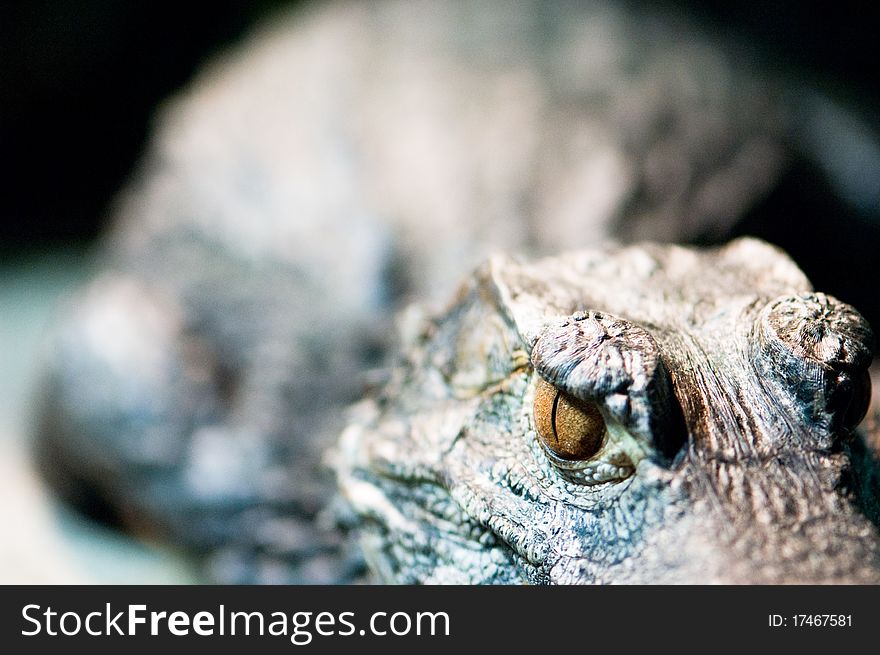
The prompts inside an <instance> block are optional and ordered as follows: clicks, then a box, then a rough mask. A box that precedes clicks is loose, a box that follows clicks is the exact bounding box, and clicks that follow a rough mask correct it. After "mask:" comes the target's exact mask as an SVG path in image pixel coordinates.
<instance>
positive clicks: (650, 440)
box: [334, 240, 880, 584]
mask: <svg viewBox="0 0 880 655" xmlns="http://www.w3.org/2000/svg"><path fill="white" fill-rule="evenodd" d="M871 344H872V334H871V331H870V328H869V327H868V325H867V323H866V322H865V321H864V319H863V318H862V317H861V316H860V315H859V314H858V313H857V312H856V311H855V310H853V309H852V308H851V307H849V306H848V305H845V304H843V303H840V302H839V301H837V300H835V299H833V298H831V297H829V296H826V295H824V294H821V293H814V292H812V290H811V288H810V285H809V283H808V281H807V280H806V279H805V278H804V276H803V274H802V273H801V272H800V271H799V270H798V269H797V267H796V266H795V265H794V264H793V263H792V262H791V261H790V260H789V259H788V258H787V257H786V256H785V255H784V254H782V253H781V252H780V251H778V250H776V249H773V248H771V247H769V246H768V245H766V244H764V243H762V242H759V241H755V240H738V241H735V242H732V243H731V244H729V245H727V246H725V247H723V248H721V249H718V250H710V251H705V252H702V251H695V250H687V249H683V248H680V247H675V246H656V245H647V244H645V245H640V246H631V247H626V248H620V247H609V248H605V249H597V250H588V251H577V252H573V253H570V254H566V255H561V256H559V257H554V258H548V259H542V260H537V261H534V262H518V261H514V260H511V259H509V258H505V257H498V258H495V259H492V260H490V261H489V262H488V264H486V265H485V266H483V267H482V268H480V269H479V271H478V272H477V273H476V274H475V275H474V277H473V278H472V279H471V280H470V281H469V282H468V284H467V285H466V286H465V287H464V288H463V290H462V292H461V293H460V294H459V296H458V298H457V299H456V301H455V302H454V303H453V304H452V306H451V307H450V308H449V310H448V311H447V312H446V313H445V314H442V315H440V316H439V317H437V318H435V319H432V320H429V321H426V322H425V324H424V325H423V327H422V330H421V331H420V332H419V333H418V335H417V336H416V337H415V338H414V340H413V343H412V344H411V345H410V347H409V349H408V350H407V352H406V354H405V356H404V358H403V362H402V363H401V364H400V366H399V367H398V368H397V369H396V370H395V373H394V375H393V378H392V381H391V382H390V383H389V384H388V386H387V387H386V388H385V389H384V390H383V391H382V393H381V394H380V395H379V396H378V397H377V398H376V399H375V400H369V401H364V402H363V403H361V405H360V406H358V407H357V408H356V410H355V412H354V416H353V422H352V423H351V425H350V426H349V427H348V428H347V430H346V431H345V432H344V434H343V437H342V439H341V441H340V444H339V446H338V448H337V450H336V452H335V454H334V461H335V464H336V469H337V473H338V477H339V481H340V485H341V489H342V493H343V494H344V496H345V497H346V498H347V499H348V501H349V502H350V503H351V505H352V507H353V509H354V510H355V511H356V512H357V514H358V515H359V516H360V517H361V528H360V533H361V539H360V541H361V545H362V547H363V549H364V551H365V552H366V554H367V559H368V561H369V562H370V564H371V567H372V569H373V570H374V571H376V572H377V574H378V575H379V577H380V578H381V579H382V580H385V581H394V582H405V583H413V582H419V583H522V582H528V583H538V584H573V583H662V582H688V583H707V582H711V583H788V582H821V583H826V582H857V583H866V582H871V583H877V582H880V535H878V532H877V528H876V526H875V525H874V524H873V523H872V522H871V521H870V520H869V519H868V518H866V517H865V516H864V514H863V508H864V506H865V503H866V500H867V501H870V498H865V497H864V496H866V495H870V496H871V497H873V498H876V496H875V494H876V488H874V489H873V490H871V489H866V488H865V487H864V486H861V487H860V486H858V485H853V484H852V479H853V478H854V477H856V478H858V477H859V476H861V475H863V473H864V471H863V470H862V467H863V466H864V465H865V463H864V462H862V461H860V460H859V458H858V457H854V456H853V452H852V451H853V443H854V442H855V441H857V442H858V445H857V446H855V449H856V450H860V449H863V442H862V437H861V436H858V435H856V434H854V433H853V432H852V428H853V427H854V425H855V424H856V423H857V422H858V421H859V420H861V418H862V416H863V415H864V412H865V410H866V409H867V402H868V395H869V391H870V389H869V386H868V385H869V382H868V380H867V369H868V366H869V364H870V362H871V350H870V349H871V347H872V345H871ZM539 377H540V378H543V379H545V380H547V381H548V382H550V383H552V384H553V385H555V386H556V387H557V388H558V389H560V390H562V391H564V392H566V393H568V394H570V395H572V396H575V397H577V398H579V399H581V400H584V401H592V402H596V403H597V404H598V406H599V409H600V411H601V412H602V414H603V415H604V417H605V420H606V422H607V424H608V426H609V428H608V432H609V436H608V437H607V442H606V445H605V446H604V447H603V449H602V450H600V451H599V453H597V454H596V456H595V457H593V458H591V459H590V460H589V461H588V462H587V463H586V468H585V469H584V470H582V471H581V473H580V474H579V476H578V477H577V478H573V477H572V476H571V474H570V473H569V474H568V475H566V473H565V470H564V469H563V468H560V466H558V465H557V464H555V463H554V462H553V461H552V459H551V458H550V457H549V456H548V454H547V452H546V451H545V450H544V449H543V448H542V447H541V445H540V442H539V440H538V437H537V436H536V430H535V419H534V416H533V409H532V408H533V393H534V388H535V381H536V380H537V379H538V378H539ZM875 465H876V463H875Z"/></svg>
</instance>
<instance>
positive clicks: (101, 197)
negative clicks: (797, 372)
mask: <svg viewBox="0 0 880 655" xmlns="http://www.w3.org/2000/svg"><path fill="white" fill-rule="evenodd" d="M287 4H295V3H284V2H280V0H250V1H246V0H217V1H215V2H211V3H184V2H175V3H172V2H165V1H164V0H160V1H158V2H149V3H146V2H119V1H118V0H116V1H114V0H86V1H83V0H33V1H30V2H11V3H4V4H2V5H0V152H2V159H0V162H2V170H0V203H2V204H0V208H2V209H0V212H2V213H0V219H2V220H0V257H2V256H8V255H9V254H11V253H15V252H21V251H26V250H32V249H35V248H36V249H43V248H46V247H49V246H53V245H59V244H70V243H81V242H88V241H89V240H91V239H92V238H94V236H95V235H96V234H97V233H98V231H99V229H100V226H101V224H102V221H103V219H104V217H105V210H106V207H107V204H108V202H109V200H110V199H111V198H112V196H113V194H114V192H115V191H116V190H117V189H118V188H119V187H120V185H121V184H122V183H123V182H124V181H125V178H126V176H127V175H128V174H129V172H130V171H131V169H132V166H133V164H134V163H135V161H136V160H137V157H138V154H139V153H140V151H141V149H142V148H143V145H144V143H145V140H146V138H147V136H148V134H149V129H150V119H151V116H152V114H153V111H154V108H155V107H156V105H157V103H159V102H161V100H162V99H163V98H165V97H167V96H168V95H169V94H171V93H173V92H174V91H175V89H177V88H179V87H180V86H181V85H184V84H185V83H186V82H187V81H188V80H189V79H190V78H191V77H192V76H193V74H194V73H195V72H196V71H197V70H198V67H199V65H200V63H201V62H203V61H204V60H205V59H206V57H209V56H210V54H211V53H212V52H215V51H216V50H217V49H218V48H221V47H223V46H224V45H227V44H230V43H234V42H235V41H236V40H238V39H240V38H241V36H242V35H243V34H244V33H246V32H247V30H248V28H249V27H251V26H252V25H253V24H254V23H255V22H256V21H257V20H258V19H259V18H260V17H262V16H265V15H267V14H270V13H271V12H272V11H275V10H277V9H279V8H281V7H283V6H285V5H287ZM637 4H638V3H637ZM666 4H671V5H672V6H674V7H678V8H679V9H680V10H681V11H684V12H687V13H690V14H693V15H695V16H697V17H698V18H699V19H700V20H702V21H703V22H704V23H707V24H709V25H710V26H713V27H715V28H716V29H718V30H720V31H723V32H725V33H731V34H734V35H738V36H740V37H742V38H745V39H747V40H749V41H751V42H752V43H754V44H755V45H756V46H757V47H758V49H759V51H761V52H763V53H764V55H765V57H766V60H767V61H768V62H770V63H771V64H772V65H773V67H775V68H778V69H780V70H784V71H791V72H792V74H794V75H798V76H802V77H804V78H806V79H809V80H810V81H815V83H817V84H819V85H820V86H821V87H822V88H825V89H828V90H830V91H831V92H833V93H835V94H837V95H838V96H839V97H842V98H845V99H846V100H847V102H848V103H849V104H850V106H852V107H855V108H856V109H857V110H858V111H859V112H860V113H861V114H862V115H863V116H865V117H867V118H868V119H869V120H870V121H873V122H874V124H875V125H877V124H878V113H877V108H878V107H880V76H878V71H877V62H878V61H880V37H878V34H880V9H878V8H877V7H876V6H874V7H871V8H866V7H867V6H868V3H857V2H853V1H848V2H834V3H831V2H829V3H825V4H812V5H810V4H807V3H803V2H797V1H796V0H784V1H781V2H771V1H767V2H762V1H760V0H745V1H740V2H721V1H711V0H702V1H701V0H678V1H677V2H672V1H670V2H667V3H666ZM799 175H800V177H799V178H797V179H792V180H789V181H788V182H787V186H786V184H784V185H783V188H782V190H781V191H778V192H777V193H776V194H775V195H774V197H771V198H769V199H768V202H767V203H765V206H763V207H761V208H760V209H759V211H758V212H757V213H756V214H755V216H753V217H751V218H750V220H748V221H746V223H745V224H744V225H743V226H742V228H741V231H743V232H751V233H753V234H756V235H757V236H762V237H764V238H767V239H769V240H771V241H773V242H775V243H777V244H779V245H782V246H783V247H785V248H786V249H788V250H789V251H790V252H791V253H792V255H793V256H794V257H795V259H796V260H797V261H798V262H799V263H800V264H801V266H802V267H803V268H804V269H805V270H806V272H807V273H808V275H810V276H811V278H812V279H813V281H814V283H815V284H816V285H817V286H818V287H820V288H823V289H825V290H827V291H830V292H832V293H836V294H837V295H839V296H841V297H842V298H843V299H844V300H847V301H849V302H852V303H854V304H856V305H857V306H859V307H860V308H862V309H863V311H864V312H865V313H866V314H868V315H869V318H874V320H875V321H877V320H880V301H878V300H875V296H877V295H878V294H876V293H875V292H874V288H873V279H874V278H873V275H872V274H871V273H872V268H873V267H872V261H873V259H874V256H875V253H876V252H877V249H878V247H880V216H877V212H875V213H874V214H873V215H858V216H857V215H851V214H852V211H851V210H850V209H848V208H846V207H843V206H841V205H839V204H838V203H837V202H836V201H835V200H834V198H833V197H832V195H829V194H826V193H824V191H823V188H824V187H823V184H824V181H823V180H822V178H821V176H820V175H818V174H817V173H816V172H815V171H812V170H804V171H801V172H800V174H799ZM805 189H806V190H807V191H805ZM817 189H818V191H817ZM841 214H842V215H843V218H844V219H845V221H846V222H845V223H843V222H841V221H840V220H837V219H838V217H839V216H840V215H841ZM784 216H797V217H798V224H799V226H800V227H799V228H798V229H797V230H796V231H793V230H792V229H791V228H790V226H789V224H788V222H787V221H786V220H781V219H780V218H779V217H784ZM768 217H772V218H773V220H768ZM829 217H834V220H829ZM844 224H845V225H846V226H847V228H846V230H844V231H843V232H842V231H841V228H840V225H844ZM853 262H856V264H855V265H853ZM841 269H843V270H841Z"/></svg>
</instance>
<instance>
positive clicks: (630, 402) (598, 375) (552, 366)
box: [531, 312, 686, 458]
mask: <svg viewBox="0 0 880 655" xmlns="http://www.w3.org/2000/svg"><path fill="white" fill-rule="evenodd" d="M531 359H532V365H533V367H534V369H535V371H536V372H537V373H538V374H539V375H540V376H541V377H542V378H543V379H545V380H547V381H548V382H549V383H550V384H552V385H553V386H554V387H556V388H557V389H559V390H560V391H563V392H564V393H567V394H569V395H571V396H573V397H575V398H579V399H581V400H584V401H591V402H595V403H597V404H598V405H599V406H600V407H602V409H603V411H604V412H605V413H606V414H607V416H608V417H609V418H611V419H613V420H615V421H616V422H618V423H619V424H620V425H621V426H622V427H623V428H624V429H625V430H626V431H627V432H628V433H629V434H630V435H632V436H633V438H635V439H637V440H639V441H640V442H641V446H642V448H643V449H644V450H646V451H647V452H650V453H656V454H657V455H658V456H660V457H661V458H663V457H671V455H672V454H673V453H675V452H677V451H678V450H679V448H680V446H681V444H682V443H683V441H684V437H685V435H686V431H685V430H684V429H683V427H681V426H683V420H682V418H681V408H680V407H679V406H678V403H677V401H676V399H675V396H674V394H673V391H672V381H671V379H670V377H669V374H668V372H667V371H666V368H665V365H664V364H663V361H662V359H661V357H660V349H659V347H658V346H657V344H656V342H655V341H654V339H653V337H651V335H650V334H649V333H648V332H647V331H646V330H644V329H643V328H641V327H639V326H637V325H635V324H633V323H630V322H628V321H626V320H624V319H620V318H617V317H614V316H610V315H608V314H603V313H600V312H586V313H578V314H574V315H572V316H570V317H568V318H565V319H562V320H559V321H557V322H555V323H552V324H550V325H548V326H546V327H545V328H544V329H543V331H542V332H541V333H540V335H539V336H538V339H537V340H536V342H535V345H534V347H533V348H532V353H531Z"/></svg>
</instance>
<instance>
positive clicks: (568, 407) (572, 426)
mask: <svg viewBox="0 0 880 655" xmlns="http://www.w3.org/2000/svg"><path fill="white" fill-rule="evenodd" d="M534 413H535V428H536V429H537V431H538V437H539V438H540V439H541V443H542V444H543V445H544V446H545V447H546V448H547V449H548V450H549V451H550V452H551V453H553V454H554V455H556V456H557V457H559V458H560V459H565V460H575V461H578V460H585V459H589V458H590V457H592V456H593V455H595V454H596V453H597V452H598V451H599V448H601V447H602V440H603V438H604V437H605V420H604V419H603V418H602V415H601V414H600V413H599V409H598V408H597V407H596V405H595V404H594V403H590V402H585V401H583V400H580V399H579V398H574V397H573V396H569V395H568V394H565V393H562V392H561V391H559V390H558V389H557V388H556V387H554V386H553V385H552V384H550V383H549V382H547V381H545V380H543V379H541V378H539V379H538V381H537V386H536V388H535V409H534Z"/></svg>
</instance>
